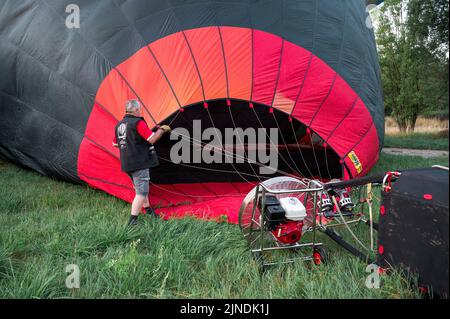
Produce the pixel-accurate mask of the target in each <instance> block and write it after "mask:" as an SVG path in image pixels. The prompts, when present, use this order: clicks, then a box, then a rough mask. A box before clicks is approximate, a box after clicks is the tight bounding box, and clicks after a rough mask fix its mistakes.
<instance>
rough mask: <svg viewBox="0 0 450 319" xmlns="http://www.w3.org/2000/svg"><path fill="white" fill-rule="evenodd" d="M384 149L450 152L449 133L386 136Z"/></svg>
mask: <svg viewBox="0 0 450 319" xmlns="http://www.w3.org/2000/svg"><path fill="white" fill-rule="evenodd" d="M384 147H398V148H414V149H423V150H448V133H447V134H442V133H413V134H405V135H401V134H395V135H386V136H385V139H384Z"/></svg>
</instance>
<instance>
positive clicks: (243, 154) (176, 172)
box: [152, 99, 343, 184]
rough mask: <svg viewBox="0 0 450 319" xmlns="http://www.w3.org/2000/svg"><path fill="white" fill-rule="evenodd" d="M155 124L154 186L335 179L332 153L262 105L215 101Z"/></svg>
mask: <svg viewBox="0 0 450 319" xmlns="http://www.w3.org/2000/svg"><path fill="white" fill-rule="evenodd" d="M161 124H169V125H170V126H171V127H172V130H173V131H172V133H171V135H170V136H165V137H164V138H163V139H161V140H160V141H159V142H158V145H157V149H158V155H159V157H160V166H159V167H158V168H157V169H155V171H154V174H153V176H152V180H153V182H155V183H161V184H170V183H202V182H205V183H206V182H249V181H258V180H264V179H268V178H272V177H275V176H281V175H291V176H303V177H314V178H320V179H322V180H328V179H331V178H341V177H342V176H343V167H342V164H341V163H340V158H339V156H338V155H337V154H336V152H335V151H334V150H333V149H332V148H331V147H329V146H327V144H326V143H325V141H324V140H322V139H321V138H320V137H319V136H318V135H317V134H315V133H314V132H313V131H312V130H310V129H309V128H307V127H306V125H304V124H303V123H301V122H300V121H298V120H297V119H294V118H292V117H290V115H289V114H287V113H284V112H281V111H279V110H277V109H274V108H271V107H270V106H268V105H264V104H259V103H254V102H252V103H251V102H249V101H244V100H237V99H217V100H212V101H208V102H207V103H205V102H201V103H196V104H192V105H189V106H186V107H184V108H183V109H179V110H177V111H176V112H174V113H173V114H172V115H170V116H169V117H168V118H166V119H165V120H164V121H163V122H162V123H161Z"/></svg>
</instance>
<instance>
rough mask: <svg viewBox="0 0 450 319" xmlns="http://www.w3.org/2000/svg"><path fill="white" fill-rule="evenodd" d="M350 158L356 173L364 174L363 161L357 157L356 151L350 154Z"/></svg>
mask: <svg viewBox="0 0 450 319" xmlns="http://www.w3.org/2000/svg"><path fill="white" fill-rule="evenodd" d="M348 158H349V159H350V160H351V161H352V163H353V165H354V166H355V168H356V171H357V172H358V174H359V173H361V172H362V170H363V168H362V164H361V161H360V160H359V158H358V156H357V155H356V153H355V151H351V152H350V153H349V154H348Z"/></svg>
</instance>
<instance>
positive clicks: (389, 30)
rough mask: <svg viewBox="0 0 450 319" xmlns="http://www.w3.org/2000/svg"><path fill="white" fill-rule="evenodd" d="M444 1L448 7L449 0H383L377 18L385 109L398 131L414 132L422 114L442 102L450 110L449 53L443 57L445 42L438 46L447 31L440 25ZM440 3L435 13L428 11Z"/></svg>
mask: <svg viewBox="0 0 450 319" xmlns="http://www.w3.org/2000/svg"><path fill="white" fill-rule="evenodd" d="M425 2H426V5H425V6H424V5H423V4H424V3H425ZM442 2H447V4H448V0H445V1H444V0H409V1H407V0H386V1H385V3H384V4H383V5H382V6H381V8H380V10H379V13H378V16H377V18H378V30H377V32H376V35H377V44H378V49H379V53H380V65H381V70H382V81H383V88H384V93H385V104H386V109H387V112H389V113H390V114H391V115H392V116H393V117H394V119H395V121H396V122H397V124H398V126H399V128H400V131H401V132H407V131H410V132H411V131H414V128H415V123H416V120H417V117H418V116H419V115H420V114H423V113H424V112H425V111H426V110H429V109H430V108H432V109H436V108H438V107H439V106H442V105H445V104H446V107H447V108H448V98H447V96H448V78H446V79H444V75H448V56H447V54H448V53H446V55H445V58H443V57H442V53H443V52H448V43H443V42H442V41H443V39H445V36H446V35H445V32H447V37H448V31H444V30H443V28H442V26H441V25H442V24H444V23H445V18H444V17H442V15H443V14H444V13H445V12H447V14H448V7H447V9H444V8H443V7H442V6H441V3H442ZM438 4H439V7H438V9H439V10H441V11H440V13H439V14H437V13H436V12H428V13H427V12H426V11H433V10H432V9H433V8H434V6H435V5H438ZM425 9H426V10H425ZM445 10H447V11H445ZM446 19H447V23H448V17H447V18H446ZM442 21H444V22H442Z"/></svg>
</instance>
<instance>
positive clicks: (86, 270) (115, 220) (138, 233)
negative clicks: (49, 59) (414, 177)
mask: <svg viewBox="0 0 450 319" xmlns="http://www.w3.org/2000/svg"><path fill="white" fill-rule="evenodd" d="M393 163H394V164H393ZM447 163H448V158H439V159H434V160H426V159H422V158H411V157H407V156H402V157H396V156H392V155H386V154H383V155H382V156H381V159H380V162H379V164H377V166H376V168H375V170H376V171H386V170H389V169H401V168H409V167H418V166H430V165H431V164H441V165H442V164H447ZM0 180H1V181H2V183H1V184H0V194H1V198H0V199H1V200H0V298H72V297H76V298H118V297H120V298H418V297H419V295H418V293H417V291H416V289H413V288H411V286H410V285H409V284H408V281H407V280H406V279H404V278H403V277H402V276H400V275H399V274H398V273H392V274H390V275H385V276H383V278H382V286H381V288H380V289H368V288H366V287H365V279H366V276H367V273H366V272H365V269H366V265H365V264H364V263H363V262H360V261H358V260H357V259H356V258H355V257H353V256H351V255H349V254H348V253H346V252H345V251H343V250H342V249H341V248H339V247H338V246H337V245H336V244H334V243H330V242H329V241H327V240H326V239H324V238H321V239H323V240H324V241H325V243H326V245H327V249H328V251H329V252H330V262H329V264H327V265H326V266H320V267H317V266H312V265H311V264H309V263H301V262H299V263H297V264H293V265H287V266H277V267H273V268H270V269H269V270H268V271H267V272H266V273H265V274H264V275H260V274H259V270H258V265H257V263H256V262H255V260H254V259H253V258H252V256H251V254H250V253H249V251H248V249H247V243H246V241H245V240H244V239H243V237H242V234H241V232H240V229H239V227H238V226H236V225H230V224H226V223H215V222H206V221H201V220H195V219H192V218H186V219H178V220H169V221H160V220H147V219H145V218H144V219H141V220H140V225H139V227H136V228H134V229H127V228H126V227H125V224H126V222H127V219H128V211H129V205H128V204H127V203H125V202H122V201H120V200H118V199H116V198H113V197H111V196H108V195H106V194H104V193H102V192H99V191H96V190H93V189H90V188H87V187H84V186H78V185H72V184H69V183H65V182H61V181H55V180H52V179H49V178H47V177H44V176H40V175H39V174H37V173H35V172H32V171H27V170H23V169H21V168H18V167H16V166H14V165H11V164H8V163H5V162H2V161H0ZM68 264H77V265H78V266H79V268H80V271H81V288H80V289H78V290H74V291H69V290H68V289H67V288H66V287H65V278H66V276H67V275H68V274H67V273H66V272H65V267H66V265H68Z"/></svg>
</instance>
